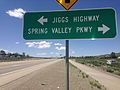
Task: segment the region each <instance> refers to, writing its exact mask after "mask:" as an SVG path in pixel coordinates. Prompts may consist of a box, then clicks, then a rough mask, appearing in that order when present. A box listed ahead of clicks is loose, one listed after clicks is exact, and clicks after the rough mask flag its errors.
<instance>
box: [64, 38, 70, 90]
mask: <svg viewBox="0 0 120 90" xmlns="http://www.w3.org/2000/svg"><path fill="white" fill-rule="evenodd" d="M65 42H66V85H67V87H66V88H67V89H66V90H69V40H66V41H65Z"/></svg>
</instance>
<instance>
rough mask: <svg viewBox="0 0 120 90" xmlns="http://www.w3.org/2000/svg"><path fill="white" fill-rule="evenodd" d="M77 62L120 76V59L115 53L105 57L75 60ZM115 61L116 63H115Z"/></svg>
mask: <svg viewBox="0 0 120 90" xmlns="http://www.w3.org/2000/svg"><path fill="white" fill-rule="evenodd" d="M75 61H76V62H79V63H81V64H85V65H87V66H90V67H93V68H97V69H100V70H104V71H106V72H109V73H113V74H116V75H119V76H120V59H119V56H116V54H115V53H114V52H112V53H111V54H110V55H107V57H105V56H102V57H101V56H95V57H94V56H89V57H79V58H75ZM113 61H114V62H113Z"/></svg>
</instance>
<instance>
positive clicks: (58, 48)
mask: <svg viewBox="0 0 120 90" xmlns="http://www.w3.org/2000/svg"><path fill="white" fill-rule="evenodd" d="M55 49H57V50H58V51H61V50H65V47H64V46H61V47H56V48H55Z"/></svg>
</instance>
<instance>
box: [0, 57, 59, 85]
mask: <svg viewBox="0 0 120 90" xmlns="http://www.w3.org/2000/svg"><path fill="white" fill-rule="evenodd" d="M59 61H61V60H55V59H49V60H38V61H33V60H32V61H25V63H24V62H22V63H20V64H16V65H13V64H12V66H11V64H9V65H6V64H5V67H4V65H2V69H3V70H5V72H4V73H1V74H0V86H3V85H5V84H7V83H10V82H12V81H14V80H16V79H18V78H21V77H24V76H26V75H28V74H30V73H33V72H34V71H37V70H39V69H42V68H45V67H47V66H49V65H52V64H55V63H57V62H59ZM9 68H11V69H9ZM14 68H16V69H14ZM2 69H1V71H2ZM7 69H9V71H8V70H7ZM7 71H8V72H7Z"/></svg>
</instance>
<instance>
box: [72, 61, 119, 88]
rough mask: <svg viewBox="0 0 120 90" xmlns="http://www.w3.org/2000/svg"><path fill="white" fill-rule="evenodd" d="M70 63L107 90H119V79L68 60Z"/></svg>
mask: <svg viewBox="0 0 120 90" xmlns="http://www.w3.org/2000/svg"><path fill="white" fill-rule="evenodd" d="M70 63H71V64H73V65H74V66H76V67H77V68H78V69H80V70H82V71H83V72H85V73H86V74H88V75H89V76H91V77H92V78H93V79H95V80H97V81H99V82H100V83H101V84H102V85H104V86H105V87H106V88H107V90H120V78H118V77H115V76H113V75H110V74H108V73H105V72H102V71H98V70H96V69H94V68H90V67H88V66H86V65H83V64H80V63H77V62H75V61H72V60H70Z"/></svg>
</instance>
